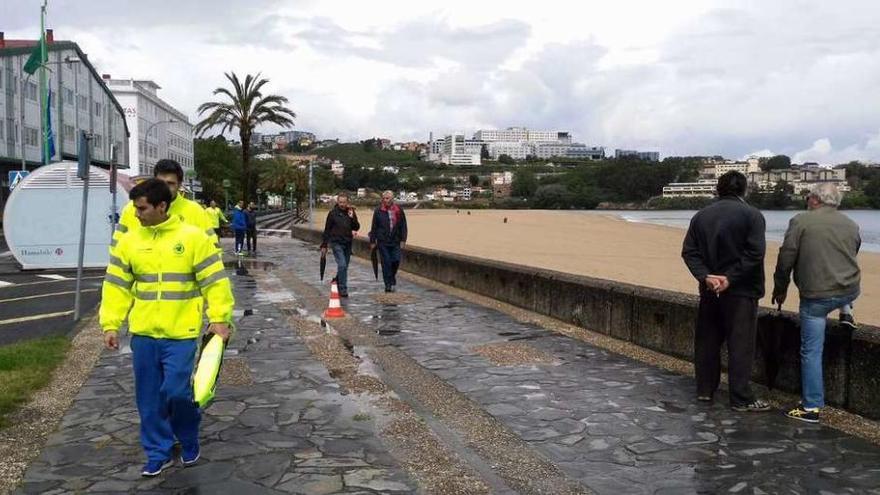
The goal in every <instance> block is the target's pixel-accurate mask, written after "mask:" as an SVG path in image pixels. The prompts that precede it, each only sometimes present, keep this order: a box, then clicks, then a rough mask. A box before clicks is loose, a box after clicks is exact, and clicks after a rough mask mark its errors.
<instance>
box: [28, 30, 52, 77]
mask: <svg viewBox="0 0 880 495" xmlns="http://www.w3.org/2000/svg"><path fill="white" fill-rule="evenodd" d="M45 45H46V33H43V34H42V35H41V36H40V42H39V43H37V46H35V47H34V51H32V52H31V56H30V57H28V59H27V62H26V63H25V64H24V71H25V72H27V73H28V74H33V73H35V72H37V69H39V68H40V66H41V65H43V64H44V63H46V61H47V60H45V59H43V56H44V54H46V53H47V50H45ZM47 58H48V57H47Z"/></svg>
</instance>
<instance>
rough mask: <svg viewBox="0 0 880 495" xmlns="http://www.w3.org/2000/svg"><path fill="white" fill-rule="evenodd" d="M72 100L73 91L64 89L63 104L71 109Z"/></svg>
mask: <svg viewBox="0 0 880 495" xmlns="http://www.w3.org/2000/svg"><path fill="white" fill-rule="evenodd" d="M73 98H74V96H73V90H72V89H70V88H64V104H65V105H68V106H71V107H72V106H73Z"/></svg>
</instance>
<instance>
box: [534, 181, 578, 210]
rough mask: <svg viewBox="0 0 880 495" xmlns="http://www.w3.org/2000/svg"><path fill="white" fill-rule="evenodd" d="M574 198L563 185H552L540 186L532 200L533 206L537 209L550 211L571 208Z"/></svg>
mask: <svg viewBox="0 0 880 495" xmlns="http://www.w3.org/2000/svg"><path fill="white" fill-rule="evenodd" d="M573 202H574V198H573V196H572V194H571V193H570V192H569V191H568V189H567V188H566V187H565V186H563V185H562V184H550V185H546V186H540V187H539V188H538V190H537V191H535V196H534V197H533V198H532V205H533V206H534V207H535V208H544V209H549V210H561V209H567V208H571V207H572V206H573Z"/></svg>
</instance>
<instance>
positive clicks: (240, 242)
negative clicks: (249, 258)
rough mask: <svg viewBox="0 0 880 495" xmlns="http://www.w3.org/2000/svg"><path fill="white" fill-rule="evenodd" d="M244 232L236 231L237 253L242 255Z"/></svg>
mask: <svg viewBox="0 0 880 495" xmlns="http://www.w3.org/2000/svg"><path fill="white" fill-rule="evenodd" d="M244 234H245V231H244V230H236V231H235V252H236V253H240V252H241V251H242V249H244Z"/></svg>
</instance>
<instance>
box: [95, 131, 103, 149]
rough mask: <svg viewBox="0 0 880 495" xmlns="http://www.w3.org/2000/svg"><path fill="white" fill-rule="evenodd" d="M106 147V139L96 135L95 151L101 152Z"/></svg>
mask: <svg viewBox="0 0 880 495" xmlns="http://www.w3.org/2000/svg"><path fill="white" fill-rule="evenodd" d="M103 147H104V137H103V136H101V135H100V134H95V149H96V150H100V149H102V148H103Z"/></svg>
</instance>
